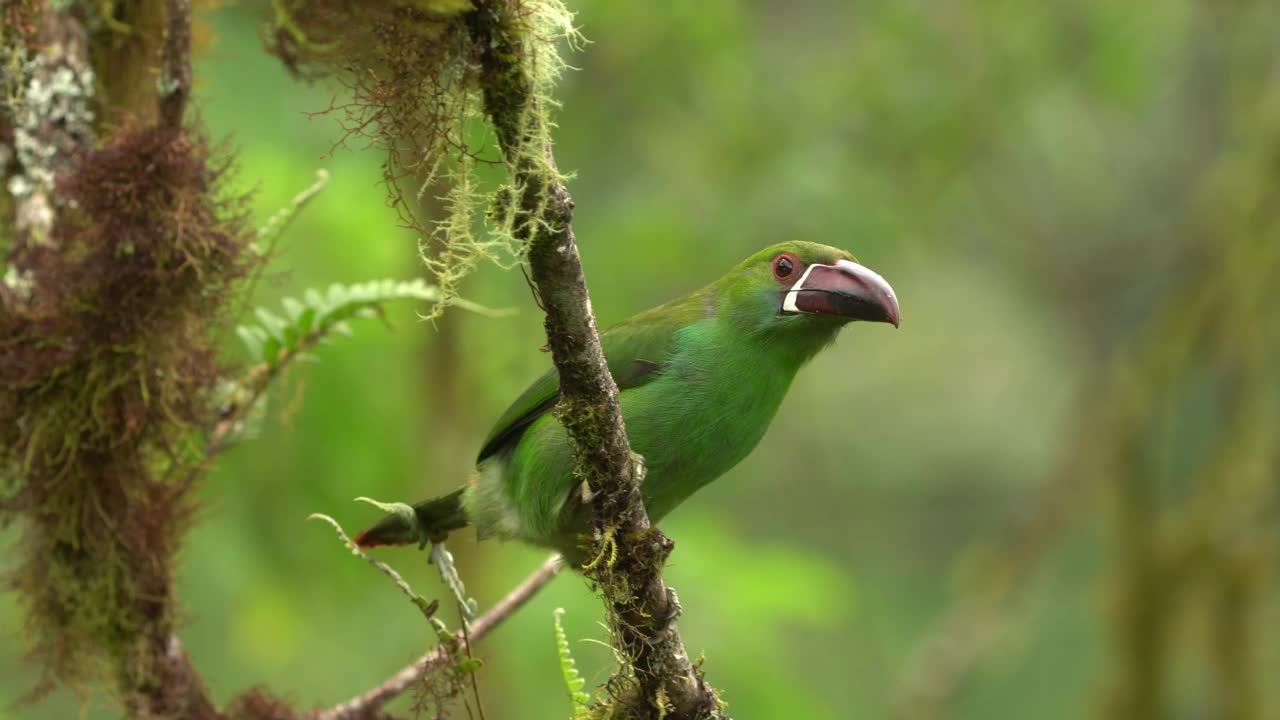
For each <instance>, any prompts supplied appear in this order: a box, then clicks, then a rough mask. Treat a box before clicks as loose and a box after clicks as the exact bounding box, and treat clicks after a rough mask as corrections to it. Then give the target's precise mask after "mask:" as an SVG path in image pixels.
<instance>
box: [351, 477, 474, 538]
mask: <svg viewBox="0 0 1280 720" xmlns="http://www.w3.org/2000/svg"><path fill="white" fill-rule="evenodd" d="M463 490H464V488H458V489H457V490H454V491H453V492H451V493H449V494H448V495H441V496H440V497H438V498H434V499H431V500H425V501H423V502H420V503H417V504H415V505H414V506H413V514H414V516H415V517H416V522H413V521H411V520H410V519H409V518H408V517H406V516H404V515H400V514H397V513H387V516H386V517H384V518H382V519H381V520H379V521H378V522H377V523H376V524H375V525H373V527H370V528H369V529H367V530H365V531H364V532H362V533H360V534H359V535H357V536H356V545H359V546H360V547H362V548H365V549H368V548H372V547H378V546H379V545H413V544H418V545H425V544H426V543H427V542H439V541H441V540H444V538H445V537H446V536H447V535H448V534H449V531H451V530H460V529H462V528H464V527H466V526H467V525H468V521H467V511H466V508H464V507H463V506H462V492H463Z"/></svg>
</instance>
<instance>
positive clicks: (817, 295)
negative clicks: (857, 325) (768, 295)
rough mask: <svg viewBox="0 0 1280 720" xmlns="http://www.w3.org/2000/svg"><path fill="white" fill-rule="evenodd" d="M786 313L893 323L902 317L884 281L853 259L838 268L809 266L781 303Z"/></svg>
mask: <svg viewBox="0 0 1280 720" xmlns="http://www.w3.org/2000/svg"><path fill="white" fill-rule="evenodd" d="M782 311H783V312H784V313H813V314H816V315H838V316H840V317H845V318H849V319H850V320H867V321H870V322H886V323H892V324H893V326H894V327H898V326H899V324H901V322H902V315H901V312H900V311H899V309H898V296H897V295H895V294H894V292H893V288H892V287H890V286H889V283H887V282H885V279H884V278H882V277H880V275H879V274H878V273H877V272H876V271H874V270H872V269H870V268H866V267H863V266H861V265H859V264H858V263H856V262H852V261H850V260H837V261H836V264H835V265H818V264H814V265H810V266H809V267H807V268H805V271H804V274H803V275H801V276H800V279H799V280H798V281H796V284H795V285H792V286H791V289H790V290H788V291H787V294H786V296H785V297H784V298H783V300H782Z"/></svg>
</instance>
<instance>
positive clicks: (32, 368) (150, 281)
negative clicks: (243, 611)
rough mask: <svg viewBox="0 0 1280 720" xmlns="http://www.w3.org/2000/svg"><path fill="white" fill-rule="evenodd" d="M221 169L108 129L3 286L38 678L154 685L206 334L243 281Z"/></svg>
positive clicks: (75, 169)
mask: <svg viewBox="0 0 1280 720" xmlns="http://www.w3.org/2000/svg"><path fill="white" fill-rule="evenodd" d="M223 170H224V168H222V167H220V166H218V165H217V164H216V163H215V164H211V163H210V158H209V151H208V150H207V148H206V147H205V145H204V144H203V142H201V141H200V140H198V139H193V138H192V137H191V136H189V135H188V134H186V133H183V132H178V131H173V130H168V129H161V128H155V127H146V128H140V129H133V130H125V131H121V132H119V133H118V134H117V135H115V136H114V137H113V138H111V139H110V140H109V141H108V142H107V143H106V144H105V145H104V146H103V147H101V148H99V149H94V150H87V151H83V152H81V153H79V154H78V155H77V156H76V157H75V158H74V159H73V160H72V162H71V166H70V168H69V171H68V172H67V173H65V174H64V175H62V176H61V178H60V180H59V182H58V184H57V195H58V197H59V198H60V199H61V200H62V201H63V202H62V203H61V209H60V212H59V213H58V216H57V222H56V225H55V226H54V231H53V239H54V242H52V243H49V244H47V245H43V246H26V247H23V248H18V249H17V253H18V256H16V257H13V258H11V260H12V261H13V262H14V263H15V264H17V265H19V266H21V267H23V268H26V269H28V270H29V271H30V272H31V276H32V278H33V280H34V287H33V288H32V289H31V291H30V294H29V295H20V294H18V293H16V292H15V291H14V290H13V289H12V288H9V287H7V286H5V287H0V307H3V312H2V313H0V470H2V473H3V478H4V481H3V482H4V484H3V493H4V494H3V500H2V503H3V504H2V505H0V521H3V522H9V521H11V520H12V519H13V518H15V517H19V516H21V517H22V518H24V520H25V521H24V522H23V526H22V527H23V531H22V535H21V539H20V547H19V552H18V554H17V557H18V558H20V559H19V560H18V563H17V566H16V567H15V568H14V569H13V571H12V573H11V575H10V577H9V583H10V585H11V586H12V587H13V588H15V589H17V590H18V591H19V595H20V598H21V600H22V602H23V604H24V605H25V606H26V610H27V622H28V626H29V628H28V629H29V632H28V633H27V637H28V638H30V648H29V649H30V651H31V653H32V656H33V657H34V658H36V659H39V660H40V661H42V662H43V664H44V667H45V669H46V679H47V680H48V681H50V682H52V681H58V682H63V683H70V684H72V685H75V684H78V683H80V682H84V681H90V680H98V679H103V678H110V679H114V680H115V681H116V683H115V684H116V685H117V686H118V687H120V688H121V689H123V690H125V691H129V690H131V689H138V688H143V687H145V686H147V685H148V684H151V683H152V682H153V681H154V678H155V676H156V673H157V669H156V668H154V667H152V664H153V663H154V661H155V658H160V657H165V655H166V653H165V648H166V647H167V646H168V643H169V642H170V633H171V631H172V627H173V624H174V619H173V617H172V616H171V615H172V612H173V610H172V608H173V603H172V602H171V600H172V593H173V586H172V583H173V565H174V555H175V553H176V550H177V546H178V541H179V538H180V537H181V535H182V533H183V532H184V530H185V528H186V526H187V523H188V519H189V516H190V513H191V510H192V502H191V500H190V498H189V496H188V493H187V491H188V489H189V487H188V484H189V478H190V477H191V476H192V472H191V471H192V470H193V469H194V468H197V467H199V466H200V464H201V463H202V462H203V452H202V448H201V447H200V441H199V437H200V434H199V432H198V430H199V429H200V428H202V427H204V426H206V425H207V424H208V419H209V412H210V411H209V404H210V395H211V392H212V389H213V387H214V384H215V382H216V380H217V377H218V374H219V367H218V365H217V361H216V357H215V353H214V349H215V345H214V337H213V330H214V329H215V328H216V322H217V320H218V319H219V318H220V317H221V316H222V309H223V308H224V307H225V306H226V304H227V301H228V300H229V299H230V297H231V293H232V291H233V283H234V281H235V280H236V279H237V278H239V277H240V276H241V275H242V274H243V272H244V271H245V270H246V269H247V265H248V264H249V262H250V261H249V260H248V259H247V258H248V257H249V256H248V255H247V248H248V242H249V235H248V234H247V233H246V232H245V230H244V227H243V225H242V222H241V212H240V206H239V203H238V202H236V201H234V200H226V199H221V200H220V199H219V197H220V196H221V190H220V181H221V178H222V176H223Z"/></svg>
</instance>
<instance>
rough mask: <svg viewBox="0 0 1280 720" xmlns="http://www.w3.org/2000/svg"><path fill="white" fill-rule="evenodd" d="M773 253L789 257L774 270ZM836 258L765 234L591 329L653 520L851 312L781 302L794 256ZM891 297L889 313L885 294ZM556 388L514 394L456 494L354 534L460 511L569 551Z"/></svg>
mask: <svg viewBox="0 0 1280 720" xmlns="http://www.w3.org/2000/svg"><path fill="white" fill-rule="evenodd" d="M783 255H786V256H787V257H788V258H790V259H791V260H794V261H797V262H796V267H794V269H793V270H791V272H790V274H789V275H787V276H785V277H779V275H780V274H781V272H782V271H781V270H779V265H778V263H779V262H780V261H779V258H780V257H782V256H783ZM838 261H852V257H851V256H850V255H849V254H848V253H846V252H844V251H842V250H838V249H836V248H831V247H827V246H823V245H817V244H813V243H799V242H797V243H786V244H783V245H777V246H774V247H771V248H768V249H766V250H763V251H761V252H760V253H757V254H756V255H753V256H752V257H750V258H748V259H747V260H745V261H743V262H742V263H741V264H739V265H738V266H737V267H735V268H734V269H733V270H732V271H730V273H729V274H728V275H726V276H725V277H723V278H721V279H720V280H718V281H716V282H715V283H712V284H711V285H708V286H706V287H704V288H702V289H701V290H698V291H696V292H694V293H692V294H690V295H688V296H686V297H684V298H681V299H679V300H674V301H672V302H669V303H667V304H665V305H661V306H659V307H656V308H653V309H651V310H648V311H646V312H643V313H640V314H638V315H636V316H634V317H632V318H630V319H628V320H626V321H624V322H622V323H619V324H617V325H615V326H613V327H611V328H609V329H608V330H606V331H605V332H604V333H603V334H602V335H601V338H600V339H601V343H602V346H603V349H604V353H605V357H606V360H607V362H608V365H609V371H610V373H611V374H612V375H613V377H614V379H615V381H616V382H617V384H618V387H619V390H620V394H619V402H620V404H621V408H622V415H623V419H624V420H625V422H626V427H627V434H628V437H629V438H630V441H631V446H632V449H633V450H635V451H636V452H637V453H639V454H641V455H643V456H644V458H645V464H646V466H647V469H648V473H647V479H646V480H645V484H644V487H643V493H644V496H645V503H646V508H647V510H648V512H649V516H650V518H651V519H652V520H654V521H655V522H656V521H658V520H660V519H661V518H662V517H663V516H665V515H666V514H667V513H668V512H670V511H671V510H672V509H673V508H675V507H676V506H677V505H679V504H680V503H681V502H683V501H684V500H685V499H686V498H688V497H689V496H690V495H691V494H692V493H693V492H695V491H696V490H698V489H699V488H701V487H702V486H704V485H706V484H707V483H708V482H711V481H712V480H714V479H715V478H717V477H719V476H720V475H722V474H724V473H725V472H726V471H728V470H729V469H730V468H732V467H733V466H734V465H736V464H737V463H738V462H739V461H741V460H742V459H743V458H744V457H746V456H747V454H748V453H750V452H751V450H752V449H753V448H755V446H756V444H757V443H758V442H759V440H760V438H761V437H762V436H763V435H764V432H765V430H766V429H767V428H768V426H769V423H770V422H771V421H772V419H773V416H774V414H775V413H776V411H777V409H778V406H779V405H780V404H781V402H782V399H783V397H784V396H785V395H786V392H787V388H788V387H789V386H790V385H791V381H792V379H793V378H794V377H795V374H796V371H797V370H799V368H800V367H801V366H802V365H803V364H804V363H805V362H806V361H807V360H809V359H810V358H811V357H813V355H814V354H816V353H817V352H818V351H819V350H821V349H822V348H823V347H824V346H826V345H827V344H828V343H830V342H831V341H832V340H833V339H834V338H835V336H836V333H837V332H838V331H839V329H840V328H841V327H842V326H843V325H844V324H846V323H847V322H848V321H849V320H851V319H856V318H854V317H850V316H848V315H846V314H833V313H828V312H784V311H783V310H782V307H783V305H784V304H785V303H784V298H785V296H786V293H787V292H788V291H789V290H792V289H794V288H793V285H795V286H796V287H798V285H796V283H797V280H798V279H799V276H800V273H801V272H802V271H803V268H804V267H807V266H809V265H813V264H818V265H825V266H830V265H834V264H836V263H837V262H838ZM855 267H857V266H855ZM876 277H877V279H878V276H876ZM881 282H883V281H881ZM885 288H887V285H885ZM820 291H823V290H822V289H820V288H819V289H812V290H811V289H809V288H804V289H803V290H802V292H806V293H807V292H820ZM842 292H844V291H842ZM888 292H889V294H890V296H892V291H891V290H889V291H888ZM846 295H847V292H846ZM893 304H894V307H893V312H894V314H893V319H892V320H891V321H892V322H894V323H895V324H896V322H897V319H896V318H897V316H896V312H897V308H896V299H895V300H893ZM863 319H869V318H863ZM558 393H559V383H558V377H557V374H556V372H555V370H554V369H552V370H550V371H548V372H547V373H546V374H545V375H543V376H542V377H541V378H539V379H538V380H537V381H535V382H534V383H533V385H531V386H530V387H529V389H528V390H526V391H525V392H524V393H523V394H522V395H520V397H518V398H517V399H516V400H515V402H514V403H512V405H511V407H510V408H509V409H508V410H507V411H506V412H505V413H504V414H503V415H502V417H501V418H500V419H499V420H498V422H497V423H496V424H495V425H494V428H493V430H492V431H491V432H490V433H489V436H488V437H487V438H486V440H485V442H484V443H483V445H482V449H481V451H480V454H479V458H478V464H477V472H476V475H475V477H474V478H473V480H472V481H471V483H470V484H468V485H467V486H466V488H465V489H464V491H463V492H462V494H461V495H460V496H458V495H457V494H456V493H455V494H452V495H450V496H446V497H444V498H440V499H437V500H434V501H428V502H426V503H422V504H420V505H418V506H416V509H417V511H418V513H417V514H418V518H419V521H420V523H421V524H422V528H420V529H419V532H418V536H411V535H407V534H406V533H405V531H404V528H400V529H399V531H398V532H397V531H396V528H394V527H391V525H393V524H394V519H392V518H388V519H387V520H384V522H383V523H380V524H379V525H378V526H375V527H374V528H371V529H370V530H369V531H367V532H366V533H365V534H363V535H362V536H361V538H360V542H361V544H363V545H366V546H368V545H377V544H394V543H398V542H405V541H412V540H418V539H422V537H421V536H422V535H424V534H425V535H436V536H438V535H441V534H443V533H444V532H446V531H448V530H451V529H456V526H458V525H459V524H460V523H461V522H462V521H463V520H465V521H466V522H467V523H468V524H470V525H472V526H474V527H475V528H476V531H477V534H478V535H479V537H481V538H487V537H500V538H514V539H519V540H522V541H525V542H529V543H532V544H535V545H541V546H545V547H549V548H552V549H555V550H559V551H561V552H562V553H565V554H566V556H567V557H570V558H574V557H580V553H579V552H578V550H577V548H578V542H579V537H580V535H581V534H583V533H585V532H587V531H588V530H589V520H590V518H589V512H590V511H589V506H584V505H583V503H582V500H581V493H580V489H579V488H577V487H575V481H574V476H573V467H572V459H571V453H570V449H569V441H568V437H567V434H566V432H565V430H564V427H563V426H562V425H561V424H560V422H559V421H558V420H557V419H556V417H555V415H554V414H553V413H552V412H551V410H552V408H553V407H554V403H555V400H556V398H557V396H558ZM442 518H443V519H448V521H449V522H448V523H447V526H446V524H445V523H442V522H441V519H442Z"/></svg>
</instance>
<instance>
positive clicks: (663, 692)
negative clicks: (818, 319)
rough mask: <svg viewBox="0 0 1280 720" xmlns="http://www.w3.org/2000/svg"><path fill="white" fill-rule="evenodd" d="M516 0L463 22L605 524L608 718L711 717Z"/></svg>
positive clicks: (484, 0) (582, 466) (581, 460)
mask: <svg viewBox="0 0 1280 720" xmlns="http://www.w3.org/2000/svg"><path fill="white" fill-rule="evenodd" d="M518 5H519V4H518V3H510V2H505V1H503V0H480V1H477V2H476V10H475V12H472V13H470V14H469V15H468V16H467V26H468V29H469V31H470V33H471V35H472V37H473V42H474V44H475V46H476V47H478V48H480V63H481V78H480V82H481V88H482V90H483V95H484V112H485V114H486V116H487V117H488V118H489V120H490V121H491V122H492V124H493V126H494V128H495V131H496V133H497V136H498V140H499V144H500V146H501V149H502V153H503V158H504V159H505V161H506V164H507V167H508V172H509V175H510V179H511V185H512V187H513V188H514V190H513V193H514V197H513V198H512V202H513V203H514V204H513V207H514V212H513V219H514V222H513V232H514V235H515V237H516V239H517V240H519V241H521V242H522V243H523V244H524V246H525V247H526V248H527V249H528V250H527V252H528V261H529V268H530V272H531V276H532V280H533V283H534V285H535V286H536V288H537V293H538V297H539V300H540V302H541V304H542V306H543V308H544V309H545V311H546V322H545V325H546V333H547V345H548V348H549V349H550V351H551V354H552V359H553V360H554V362H555V367H556V370H557V371H558V372H559V375H560V404H559V409H558V412H559V416H560V420H561V422H562V423H563V424H564V426H565V428H566V430H567V431H568V434H569V437H570V440H571V443H572V447H573V452H574V458H575V466H576V470H577V472H578V473H579V475H580V476H581V477H582V478H583V479H584V480H585V482H587V483H588V484H589V485H590V487H591V488H592V490H593V491H595V500H594V501H593V504H594V524H595V529H596V533H597V536H598V537H603V536H605V535H606V534H610V536H611V537H612V538H613V542H614V543H616V545H617V560H616V561H615V562H613V563H601V564H599V565H598V566H597V567H595V568H594V569H593V570H592V571H590V572H589V573H588V577H589V578H591V579H592V580H593V581H594V582H595V583H596V584H597V586H598V587H599V589H600V591H601V594H602V595H603V596H604V599H605V602H606V604H607V610H608V616H609V620H610V625H611V629H612V632H613V636H614V642H615V644H616V646H617V649H618V650H619V652H620V654H621V656H622V657H623V658H624V659H625V661H626V663H627V665H628V667H624V668H623V669H622V673H623V675H622V680H623V682H622V683H617V684H615V685H614V686H615V687H625V688H628V691H626V692H624V693H623V694H622V696H620V697H616V698H615V701H616V705H615V706H614V708H613V711H614V717H667V718H682V719H683V718H689V719H692V718H709V717H721V716H722V715H721V707H720V702H719V700H718V698H717V697H716V694H715V692H714V690H712V688H711V687H710V686H709V685H708V684H707V683H706V682H705V681H704V680H703V678H702V675H701V673H700V672H699V671H698V670H697V669H696V668H695V667H694V666H693V664H692V663H691V662H690V661H689V655H688V653H687V651H686V650H685V648H684V643H683V641H682V640H681V638H680V633H679V631H678V630H677V628H676V624H675V619H676V617H677V616H678V615H679V612H680V605H679V603H678V602H677V601H676V598H675V593H674V592H673V591H672V590H671V589H669V588H668V587H667V586H666V584H665V583H664V582H663V579H662V565H663V562H664V561H665V559H666V556H667V554H668V553H669V552H670V551H671V548H672V547H673V543H672V542H671V541H670V540H669V539H667V538H666V537H665V536H663V535H662V534H661V533H660V532H659V531H658V530H657V529H656V528H653V527H652V526H651V525H650V523H649V518H648V515H647V514H646V512H645V508H644V502H643V497H642V495H641V493H640V491H639V484H640V482H641V481H642V479H643V471H642V467H643V465H642V464H641V463H640V462H637V458H636V457H635V456H634V455H633V454H632V452H631V449H630V445H629V443H628V440H627V433H626V428H625V426H624V424H623V419H622V413H621V410H620V408H619V406H618V388H617V386H616V384H615V383H614V381H613V377H612V376H611V375H610V374H609V369H608V366H607V364H606V363H605V359H604V352H603V351H602V349H601V346H600V337H599V334H598V332H597V329H596V322H595V316H594V314H593V313H592V310H591V303H590V299H589V296H588V293H587V286H586V280H585V277H584V275H583V271H582V263H581V260H580V258H579V256H578V248H577V243H576V241H575V239H574V235H573V230H572V227H571V221H572V217H573V200H572V198H571V197H570V196H569V192H568V190H567V189H566V188H565V186H564V183H563V181H562V180H563V178H562V176H561V175H560V173H559V172H558V170H557V169H556V163H555V160H554V157H553V155H552V150H551V143H550V138H549V137H547V135H546V125H545V124H543V123H537V122H534V123H531V122H530V118H545V117H546V108H545V107H544V106H543V105H544V104H545V103H546V102H547V101H546V100H545V98H544V88H543V87H542V86H541V85H540V84H539V83H540V81H541V80H542V79H543V78H545V77H546V75H545V73H546V70H547V68H546V66H545V64H544V65H539V54H538V53H536V52H534V53H530V52H529V51H528V50H529V48H530V44H529V43H528V42H527V41H526V37H525V36H524V35H523V33H526V32H528V24H527V23H526V22H525V20H524V19H523V18H520V17H518V16H517V14H516V9H517V7H516V6H518Z"/></svg>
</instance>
